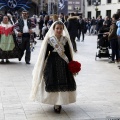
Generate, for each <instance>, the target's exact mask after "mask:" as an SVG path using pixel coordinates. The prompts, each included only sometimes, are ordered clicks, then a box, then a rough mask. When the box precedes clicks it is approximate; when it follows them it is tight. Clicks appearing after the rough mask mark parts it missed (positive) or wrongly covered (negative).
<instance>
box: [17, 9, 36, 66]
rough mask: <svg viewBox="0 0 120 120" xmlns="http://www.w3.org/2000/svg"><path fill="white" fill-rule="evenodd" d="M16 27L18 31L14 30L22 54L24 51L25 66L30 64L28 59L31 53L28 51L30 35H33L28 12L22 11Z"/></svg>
mask: <svg viewBox="0 0 120 120" xmlns="http://www.w3.org/2000/svg"><path fill="white" fill-rule="evenodd" d="M17 24H18V27H19V30H15V32H16V34H17V36H18V37H21V39H22V43H21V49H22V52H23V54H24V51H25V50H26V54H25V62H26V64H30V57H31V51H30V35H31V34H33V33H34V29H32V21H31V19H29V18H28V11H22V18H21V19H19V20H18V23H17Z"/></svg>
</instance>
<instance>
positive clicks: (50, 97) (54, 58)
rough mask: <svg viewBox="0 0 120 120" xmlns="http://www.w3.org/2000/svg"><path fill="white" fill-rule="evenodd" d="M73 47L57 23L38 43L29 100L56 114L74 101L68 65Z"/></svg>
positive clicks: (71, 76)
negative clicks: (38, 51) (40, 44)
mask: <svg viewBox="0 0 120 120" xmlns="http://www.w3.org/2000/svg"><path fill="white" fill-rule="evenodd" d="M72 51H73V48H72V44H71V41H70V37H69V34H68V31H67V29H66V27H65V25H64V24H63V23H62V22H61V21H56V22H54V23H53V24H52V26H51V27H50V29H49V31H48V32H47V34H46V36H45V38H44V41H43V43H42V46H41V49H40V53H39V57H38V60H37V63H36V65H35V67H34V70H33V82H32V91H31V95H30V98H31V99H32V100H37V101H39V102H42V103H45V104H50V105H54V112H56V113H60V111H61V108H62V105H66V104H70V103H74V102H75V101H76V83H75V80H74V77H73V74H72V72H70V71H69V69H68V62H69V61H71V60H73V54H72V53H73V52H72Z"/></svg>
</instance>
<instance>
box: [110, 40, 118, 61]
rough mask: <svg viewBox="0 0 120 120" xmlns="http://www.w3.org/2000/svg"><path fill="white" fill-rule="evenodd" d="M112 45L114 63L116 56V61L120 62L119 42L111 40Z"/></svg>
mask: <svg viewBox="0 0 120 120" xmlns="http://www.w3.org/2000/svg"><path fill="white" fill-rule="evenodd" d="M110 45H111V49H112V61H114V60H115V56H116V60H118V57H119V50H118V40H117V39H111V40H110Z"/></svg>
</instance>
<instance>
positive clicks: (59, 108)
mask: <svg viewBox="0 0 120 120" xmlns="http://www.w3.org/2000/svg"><path fill="white" fill-rule="evenodd" d="M61 108H62V107H61V105H60V106H59V107H58V108H57V109H56V108H55V106H54V112H55V113H58V114H60V112H61Z"/></svg>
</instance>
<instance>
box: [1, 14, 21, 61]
mask: <svg viewBox="0 0 120 120" xmlns="http://www.w3.org/2000/svg"><path fill="white" fill-rule="evenodd" d="M13 29H14V27H13V25H12V24H11V23H10V22H9V20H8V16H4V17H3V21H2V22H1V24H0V59H2V60H1V63H4V59H6V63H9V60H8V59H9V58H20V57H21V51H20V50H19V48H18V47H17V45H16V44H15V41H14V38H13V34H14V32H13Z"/></svg>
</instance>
